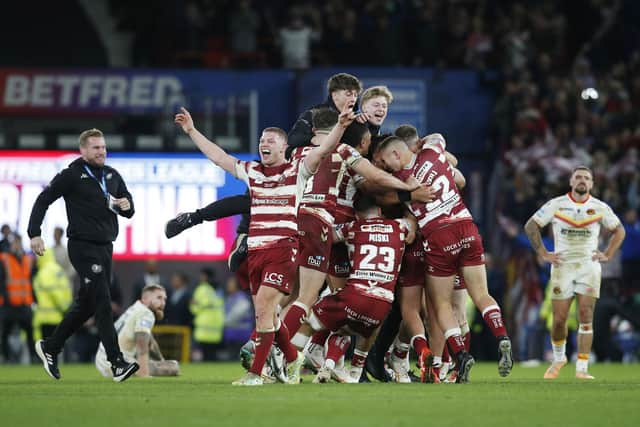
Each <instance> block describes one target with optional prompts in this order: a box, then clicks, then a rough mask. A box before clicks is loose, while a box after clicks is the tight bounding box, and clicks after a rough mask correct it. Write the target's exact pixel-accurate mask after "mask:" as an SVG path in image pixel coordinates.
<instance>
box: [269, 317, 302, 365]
mask: <svg viewBox="0 0 640 427" xmlns="http://www.w3.org/2000/svg"><path fill="white" fill-rule="evenodd" d="M275 341H276V344H278V347H280V350H282V352H283V353H284V358H285V359H286V360H287V363H291V362H293V361H294V360H296V359H297V358H298V349H297V348H295V346H294V345H293V344H291V338H290V336H289V330H288V329H287V325H285V324H284V323H280V328H278V330H277V331H276V336H275Z"/></svg>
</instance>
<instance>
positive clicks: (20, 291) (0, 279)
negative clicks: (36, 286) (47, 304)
mask: <svg viewBox="0 0 640 427" xmlns="http://www.w3.org/2000/svg"><path fill="white" fill-rule="evenodd" d="M0 261H1V262H0V304H1V305H2V306H3V319H2V354H3V356H4V360H5V361H14V362H17V361H19V360H20V359H19V354H18V355H16V354H13V353H12V351H11V348H10V345H9V336H10V335H11V334H12V333H13V328H14V326H18V328H19V329H20V330H22V331H24V332H25V334H26V335H27V342H26V345H27V346H28V348H29V353H30V354H31V358H32V359H34V360H35V359H36V355H35V350H34V347H33V326H32V318H33V312H32V310H31V305H32V304H33V288H32V286H31V272H32V268H33V263H32V260H31V258H30V257H29V255H27V254H25V253H24V249H23V247H22V238H21V237H20V235H18V234H14V235H13V240H12V242H11V246H10V248H9V252H3V253H0Z"/></svg>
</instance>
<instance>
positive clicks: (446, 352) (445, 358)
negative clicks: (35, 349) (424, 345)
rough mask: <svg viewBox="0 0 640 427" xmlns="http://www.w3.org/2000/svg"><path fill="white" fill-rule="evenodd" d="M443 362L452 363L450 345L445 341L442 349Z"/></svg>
mask: <svg viewBox="0 0 640 427" xmlns="http://www.w3.org/2000/svg"><path fill="white" fill-rule="evenodd" d="M442 363H451V355H450V354H449V346H448V345H447V344H446V343H445V344H444V349H443V350H442Z"/></svg>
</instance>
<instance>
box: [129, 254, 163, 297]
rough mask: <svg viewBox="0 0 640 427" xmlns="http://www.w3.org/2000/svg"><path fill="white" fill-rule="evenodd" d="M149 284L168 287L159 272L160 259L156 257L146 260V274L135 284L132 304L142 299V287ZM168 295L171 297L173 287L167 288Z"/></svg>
mask: <svg viewBox="0 0 640 427" xmlns="http://www.w3.org/2000/svg"><path fill="white" fill-rule="evenodd" d="M148 285H160V286H162V287H163V288H165V289H167V283H166V282H165V280H164V278H163V277H162V276H161V275H160V273H159V272H158V261H157V260H156V259H155V258H149V259H147V260H146V261H145V262H144V274H143V275H142V277H141V278H139V279H138V280H136V282H135V283H134V284H133V297H132V299H131V304H133V303H135V302H136V301H138V300H139V299H140V296H141V295H142V289H143V288H144V287H145V286H148ZM167 295H168V296H169V298H170V295H171V289H167ZM131 304H130V305H131Z"/></svg>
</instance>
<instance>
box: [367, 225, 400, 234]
mask: <svg viewBox="0 0 640 427" xmlns="http://www.w3.org/2000/svg"><path fill="white" fill-rule="evenodd" d="M360 231H364V232H367V233H393V226H392V225H390V224H362V225H361V226H360Z"/></svg>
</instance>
